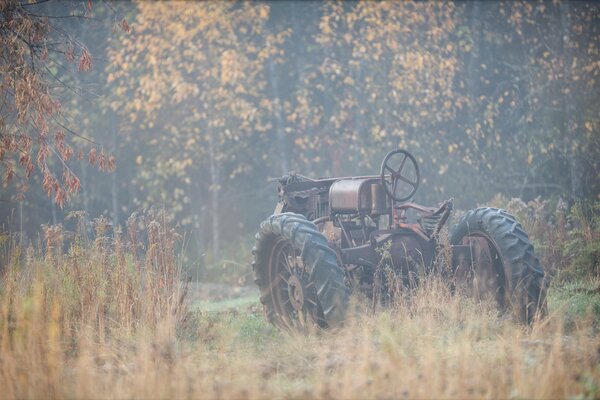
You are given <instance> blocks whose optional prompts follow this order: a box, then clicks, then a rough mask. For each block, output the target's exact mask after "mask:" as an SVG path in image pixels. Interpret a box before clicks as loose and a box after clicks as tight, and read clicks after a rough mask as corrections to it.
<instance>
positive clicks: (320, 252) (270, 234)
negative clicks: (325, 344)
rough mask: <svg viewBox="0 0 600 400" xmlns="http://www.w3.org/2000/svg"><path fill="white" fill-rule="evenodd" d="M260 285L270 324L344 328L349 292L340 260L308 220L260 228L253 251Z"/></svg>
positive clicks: (273, 221) (293, 217)
mask: <svg viewBox="0 0 600 400" xmlns="http://www.w3.org/2000/svg"><path fill="white" fill-rule="evenodd" d="M252 253H253V254H254V261H253V263H252V267H253V269H254V275H255V282H256V284H257V285H258V287H259V289H260V301H261V303H262V304H263V307H264V311H265V315H266V318H267V320H268V321H269V322H271V323H273V324H274V325H276V326H279V327H281V328H283V329H286V330H289V331H302V332H306V331H308V330H311V329H312V328H329V327H333V326H336V325H339V324H340V323H341V322H342V321H343V320H344V317H345V312H346V308H347V307H348V297H349V288H348V287H347V286H346V283H345V273H344V270H343V269H342V268H340V267H339V266H338V264H337V257H336V254H335V251H333V250H332V249H331V248H329V246H328V245H327V239H326V238H325V237H324V236H323V235H322V234H321V233H320V232H319V231H318V229H317V227H316V226H315V224H313V223H312V222H310V221H308V220H307V219H306V218H305V217H304V216H303V215H300V214H295V213H283V214H276V215H272V216H271V217H270V218H268V219H267V220H265V221H264V222H263V223H262V224H261V225H260V230H259V231H258V233H257V234H256V245H255V247H254V249H253V250H252Z"/></svg>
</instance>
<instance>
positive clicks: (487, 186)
mask: <svg viewBox="0 0 600 400" xmlns="http://www.w3.org/2000/svg"><path fill="white" fill-rule="evenodd" d="M0 3H2V1H0ZM7 3H10V1H9V2H7ZM39 3H40V4H29V5H27V11H28V12H29V13H31V14H32V15H34V16H42V17H44V16H47V17H48V18H47V20H46V19H44V20H43V21H47V23H48V24H49V26H50V27H51V28H50V29H49V30H48V33H47V36H45V38H44V39H43V40H45V42H43V43H42V42H40V43H42V44H39V46H40V47H39V49H38V50H39V51H38V50H35V49H34V48H32V50H31V53H30V54H29V55H28V54H27V53H24V55H23V57H24V60H25V61H24V62H25V64H26V65H28V66H31V68H32V70H33V71H34V72H35V74H36V76H39V77H40V79H42V80H43V82H44V84H45V85H46V86H47V88H48V91H49V93H50V95H51V96H52V98H53V99H55V100H56V101H57V102H59V103H60V111H58V112H56V113H54V114H53V115H52V119H51V120H49V123H48V128H47V131H48V132H47V136H48V137H49V138H52V140H49V143H50V148H51V150H52V151H50V153H49V155H48V157H47V160H46V161H45V162H44V165H47V168H48V171H51V173H52V174H53V176H56V177H57V178H56V179H57V182H62V181H63V180H61V177H64V175H65V170H66V169H68V171H70V173H72V175H73V176H76V177H77V178H78V179H79V181H80V186H79V187H78V188H77V187H70V186H69V185H67V189H73V190H70V191H69V190H66V194H67V195H68V197H69V199H68V200H67V201H65V202H64V205H63V206H62V207H61V204H57V201H56V188H55V189H50V190H49V191H48V188H47V187H45V185H44V182H43V181H44V179H45V173H44V172H43V171H42V169H43V168H42V167H40V165H38V164H35V163H34V164H35V167H34V168H33V171H32V173H31V176H30V177H29V178H27V177H26V175H27V173H26V162H21V163H20V162H19V159H20V158H19V157H20V156H21V155H20V154H19V151H17V150H15V151H11V149H12V148H13V147H14V148H16V145H15V146H12V145H11V144H10V143H11V142H10V141H11V140H12V139H11V138H15V137H17V135H27V136H29V137H30V138H32V145H31V150H27V149H26V150H25V152H30V153H31V154H32V158H34V159H35V158H36V157H38V148H39V147H40V143H42V141H40V140H39V134H40V130H39V129H36V126H35V124H27V123H23V122H22V121H20V119H19V118H20V117H17V109H18V108H19V104H18V101H20V100H19V92H18V91H19V90H20V89H19V87H18V86H16V88H12V87H11V86H10V84H9V83H10V82H16V80H15V81H10V79H11V78H10V77H12V76H13V75H10V74H13V73H16V72H14V71H15V70H13V69H11V65H12V64H11V63H12V62H13V60H12V59H11V58H10V57H11V54H12V53H10V49H11V47H9V46H12V45H13V44H12V43H13V42H9V39H10V37H12V36H10V35H13V34H15V35H17V36H16V37H18V33H15V30H16V31H17V32H18V31H19V30H18V28H19V27H18V26H17V27H15V26H14V25H11V24H10V19H9V16H8V15H9V14H8V11H6V10H7V9H8V8H5V9H3V8H2V7H0V9H3V13H0V30H1V32H0V33H1V34H2V38H3V39H2V40H3V53H2V54H3V58H2V60H1V63H2V64H1V65H2V73H3V75H4V77H3V78H5V79H4V80H3V82H4V84H3V86H2V102H1V103H0V112H1V118H2V119H1V120H0V129H1V131H0V133H1V135H2V139H3V142H4V144H3V159H2V167H1V168H3V175H4V176H5V179H4V183H3V187H2V194H1V196H0V201H1V202H0V221H2V223H3V227H4V229H5V230H9V231H11V232H13V233H14V232H18V233H19V234H20V235H22V237H24V238H25V240H27V241H28V242H35V241H36V240H38V239H39V233H38V232H39V229H40V225H41V224H59V223H63V224H65V225H66V226H67V228H69V229H74V224H75V222H74V220H73V219H70V220H65V218H66V217H67V216H68V215H69V214H70V213H71V212H73V211H78V210H82V211H84V212H85V214H86V215H87V218H88V219H94V218H98V217H100V216H101V215H104V216H106V217H107V218H109V219H110V221H111V222H112V223H113V224H114V225H115V226H118V225H120V226H124V225H125V224H126V221H127V219H128V217H129V216H130V215H131V214H132V213H134V212H142V211H143V210H145V209H148V208H150V207H155V208H158V209H164V210H165V211H166V212H167V213H168V214H169V216H170V217H171V218H172V224H173V225H174V226H175V227H176V229H177V230H178V231H179V232H181V233H182V234H185V251H186V254H188V256H187V260H188V261H189V263H190V264H191V265H194V266H197V267H198V268H199V270H201V271H202V270H206V269H207V268H209V265H214V264H218V263H219V262H222V260H237V259H243V257H242V256H241V254H246V255H247V253H248V252H249V249H250V247H251V242H252V238H253V235H254V232H256V230H257V228H258V225H259V223H260V221H262V220H263V219H264V218H266V217H267V216H269V215H270V214H271V213H272V211H273V209H274V208H275V205H276V202H277V184H276V183H273V182H271V181H272V179H270V178H277V177H280V176H282V175H285V174H288V173H289V172H290V171H294V172H296V173H299V174H302V175H306V176H311V177H326V176H328V177H329V176H350V175H356V174H359V175H364V174H379V168H380V165H381V161H382V159H383V157H384V156H385V154H386V153H387V152H389V151H391V150H394V149H398V148H402V149H406V150H408V151H410V152H411V153H412V154H414V155H415V157H416V159H417V160H418V162H419V167H420V170H421V177H422V180H421V185H420V187H419V190H418V191H417V194H416V195H415V197H414V199H413V200H414V201H416V202H419V203H423V204H427V205H437V204H439V203H440V202H442V201H443V200H446V199H449V198H453V199H454V202H455V205H456V206H457V207H458V208H460V209H467V208H470V207H473V206H475V205H477V204H485V203H486V202H487V201H489V200H490V199H492V198H493V197H494V196H497V195H502V196H504V197H506V198H508V199H510V198H513V197H518V198H521V199H523V200H524V201H529V200H531V199H534V198H536V197H538V196H541V197H542V198H546V199H554V201H556V200H557V199H558V198H561V199H563V200H564V201H565V202H568V203H569V202H570V203H572V202H574V201H576V200H578V199H592V200H598V199H599V198H600V180H599V179H598V178H599V173H600V164H599V162H600V161H599V160H600V134H599V129H600V126H599V124H600V113H599V106H600V98H599V93H600V90H599V83H598V79H599V72H600V56H599V44H600V41H599V28H600V24H599V16H600V13H599V11H600V8H599V5H598V3H595V2H569V1H563V2H552V3H550V2H541V3H530V2H475V1H472V2H459V3H452V2H437V1H436V2H422V3H421V2H420V3H412V2H358V3H357V2H343V3H329V2H323V3H322V2H300V1H283V2H252V3H246V2H243V3H242V2H189V3H187V2H174V3H169V2H145V1H141V2H137V3H124V2H102V3H100V2H98V3H96V2H90V3H74V2H66V1H65V2H54V1H49V2H41V1H40V2H39ZM3 7H4V5H3ZM6 7H8V6H6ZM31 40H34V39H31ZM35 40H37V39H35ZM61 44H63V45H64V46H61ZM4 46H6V47H4ZM44 49H46V50H44ZM69 49H72V50H69ZM36 51H38V52H37V53H36ZM86 53H89V55H90V57H91V69H89V70H88V65H87V64H86V63H87V62H88V58H87V56H86ZM15 104H16V106H15ZM32 112H33V111H32ZM57 132H61V133H62V134H64V136H65V139H64V143H66V145H67V146H69V147H70V148H72V149H73V156H72V157H65V154H66V153H65V152H64V151H62V150H61V148H60V146H61V143H62V141H61V140H60V139H59V140H56V139H55V136H56V133H57ZM7 143H8V144H7ZM11 146H12V147H11ZM13 150H14V149H13ZM67 153H68V152H67ZM79 154H81V157H77V155H79ZM113 159H114V163H115V165H114V171H113V168H112V165H108V164H109V162H110V163H112V160H113ZM101 163H105V164H106V165H101ZM99 167H100V168H99ZM11 169H14V170H15V176H14V177H11V178H12V179H10V178H9V179H6V176H7V175H10V174H9V171H10V170H11ZM67 175H68V174H67ZM69 176H70V175H68V177H69ZM69 179H72V178H69ZM24 184H25V185H27V186H28V188H27V190H26V191H22V190H21V189H22V186H23V185H24ZM74 189H78V190H74ZM47 192H50V195H48V193H47ZM58 203H61V202H60V201H59V202H58Z"/></svg>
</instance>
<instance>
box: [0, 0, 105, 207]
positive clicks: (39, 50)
mask: <svg viewBox="0 0 600 400" xmlns="http://www.w3.org/2000/svg"><path fill="white" fill-rule="evenodd" d="M39 3H41V2H39ZM39 3H36V2H32V3H22V2H20V1H18V0H0V47H1V48H2V52H1V56H0V75H1V76H2V80H1V81H0V139H1V140H0V163H1V165H2V172H3V174H2V175H3V186H4V187H6V186H7V185H8V184H10V183H11V181H13V178H15V177H18V178H20V179H19V190H18V195H19V196H20V197H22V194H23V192H24V190H25V189H26V187H27V185H26V181H27V180H28V179H29V177H30V176H31V175H32V174H33V173H34V170H35V168H36V166H37V168H38V170H39V171H40V172H41V174H42V176H43V179H42V187H43V188H44V190H45V191H46V193H47V194H48V196H52V197H53V198H54V201H55V202H56V203H57V204H59V205H60V206H61V207H62V206H63V205H64V203H65V201H66V200H67V199H68V196H69V193H73V192H76V191H77V190H78V189H79V187H80V180H79V178H78V177H77V176H76V174H75V173H74V172H73V170H72V169H71V167H70V166H69V163H68V162H69V160H70V159H71V158H72V157H73V156H74V155H75V150H74V148H73V147H72V146H71V144H69V141H68V140H67V135H72V136H80V135H78V134H77V133H76V132H75V131H73V130H71V129H70V128H69V127H68V126H67V125H66V124H65V121H64V119H63V118H62V115H61V104H60V102H59V101H58V100H57V96H56V93H57V92H58V91H59V89H63V90H72V89H71V88H70V87H68V86H66V85H65V84H63V83H62V81H61V80H60V79H59V78H58V77H57V74H56V72H54V70H55V69H56V67H57V66H58V67H64V66H63V64H62V62H61V59H62V60H64V61H65V62H66V63H75V62H76V63H77V65H78V69H79V71H89V70H90V69H91V66H92V58H91V55H90V53H89V52H88V50H87V48H86V47H85V46H84V45H83V44H81V43H80V42H79V41H78V40H77V39H75V38H72V37H70V36H69V34H68V33H67V32H65V31H64V30H63V29H61V28H60V27H57V26H55V25H53V24H52V23H50V22H49V20H50V19H51V18H52V16H49V15H43V14H38V13H37V11H39V9H37V8H36V6H37V5H38V4H39ZM90 143H91V142H90ZM92 144H93V143H92ZM78 157H79V158H83V152H82V151H80V152H78ZM88 159H89V162H90V163H91V164H94V165H97V166H98V168H99V169H101V170H108V169H112V168H113V167H114V159H113V158H112V157H111V156H108V155H106V154H105V153H104V151H103V150H98V149H97V148H96V146H92V147H91V149H90V151H89V154H88ZM53 161H54V162H55V163H53ZM56 163H58V165H54V164H56ZM61 169H62V176H60V175H59V174H58V172H57V170H61ZM59 176H60V177H59Z"/></svg>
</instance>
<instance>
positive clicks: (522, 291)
mask: <svg viewBox="0 0 600 400" xmlns="http://www.w3.org/2000/svg"><path fill="white" fill-rule="evenodd" d="M278 181H279V187H278V195H279V202H278V203H277V206H276V208H275V212H274V213H273V215H272V216H270V217H269V218H267V219H266V220H265V221H264V222H263V223H262V224H261V225H260V229H259V231H258V233H257V234H256V245H255V247H254V249H253V255H254V260H253V270H254V274H255V282H256V284H257V285H258V287H259V289H260V301H261V303H262V304H263V307H264V312H265V316H266V318H267V320H268V321H269V322H271V323H273V324H275V325H276V326H278V327H281V328H283V329H286V330H293V331H298V330H306V329H311V328H314V327H317V328H328V327H333V326H337V325H340V324H341V323H342V322H343V321H344V319H345V316H346V311H347V309H348V301H349V295H350V292H351V291H352V290H359V291H361V292H363V293H365V294H367V295H368V296H373V298H375V297H377V296H378V297H379V299H380V300H381V301H382V302H385V299H386V298H390V296H392V293H390V292H391V288H392V287H393V285H392V284H391V279H390V277H389V276H390V274H389V273H390V272H392V276H393V277H394V278H395V279H396V280H397V281H398V282H400V287H407V286H408V287H410V286H411V285H414V284H418V282H419V279H422V276H424V274H427V273H428V272H432V271H433V272H435V271H438V270H440V268H439V265H440V264H444V263H443V262H441V261H440V259H441V258H442V257H441V253H442V252H443V253H445V254H446V257H445V258H444V259H446V260H447V261H446V262H445V265H446V268H444V270H445V271H446V272H440V273H442V274H443V275H444V276H445V277H446V278H448V280H449V284H451V285H452V288H458V287H463V288H465V287H466V288H467V291H468V292H470V293H472V294H473V295H475V296H477V297H478V298H486V299H489V300H491V301H495V302H496V303H497V305H498V307H499V310H500V312H503V313H506V315H512V316H514V317H515V318H516V319H517V320H519V321H522V322H524V323H531V322H532V321H533V320H534V318H536V317H539V316H541V315H543V314H544V312H545V309H546V300H545V289H544V288H545V284H544V270H543V269H542V267H541V266H540V262H539V260H538V258H537V256H536V254H535V252H534V248H533V245H532V244H531V242H530V240H529V238H528V235H527V233H526V232H525V231H524V230H523V228H522V226H521V224H520V223H519V222H517V221H516V220H515V218H514V217H513V216H512V215H510V214H509V213H508V212H506V211H504V210H502V209H497V208H489V207H485V208H477V209H473V210H471V211H468V212H467V213H466V214H464V215H463V216H462V218H460V220H459V222H458V223H457V224H456V226H455V227H454V228H453V229H452V230H451V233H450V234H449V236H448V235H446V238H447V240H445V242H446V244H445V245H443V244H442V243H441V242H443V241H442V240H441V236H442V235H441V234H440V232H441V231H442V227H443V226H444V225H445V224H446V222H447V221H448V218H449V217H450V214H451V212H452V202H451V201H450V200H448V201H444V202H443V203H441V205H440V206H438V207H426V206H422V205H419V204H415V203H412V202H410V201H409V200H410V199H411V198H412V197H413V196H414V194H415V193H416V191H417V188H418V187H419V183H420V172H419V167H418V164H417V161H416V159H415V157H414V156H413V155H412V154H411V153H409V152H408V151H406V150H394V151H391V152H389V153H388V154H387V155H386V156H385V158H384V160H383V162H382V164H381V169H380V173H379V175H370V176H356V177H342V178H325V179H311V178H308V177H305V176H302V175H298V174H290V175H287V176H284V177H282V178H280V179H278ZM440 249H446V250H449V251H440ZM384 269H385V271H386V273H385V274H383V273H381V271H382V270H384Z"/></svg>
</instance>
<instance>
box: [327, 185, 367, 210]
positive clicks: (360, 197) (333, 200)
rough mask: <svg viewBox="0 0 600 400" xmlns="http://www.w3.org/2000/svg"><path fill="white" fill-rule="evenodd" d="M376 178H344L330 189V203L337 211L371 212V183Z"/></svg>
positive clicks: (332, 208)
mask: <svg viewBox="0 0 600 400" xmlns="http://www.w3.org/2000/svg"><path fill="white" fill-rule="evenodd" d="M373 183H377V179H376V178H366V179H342V180H339V181H336V182H335V183H333V184H332V185H331V188H330V189H329V204H330V207H331V211H332V212H335V213H370V212H371V205H372V203H371V184H373Z"/></svg>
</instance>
